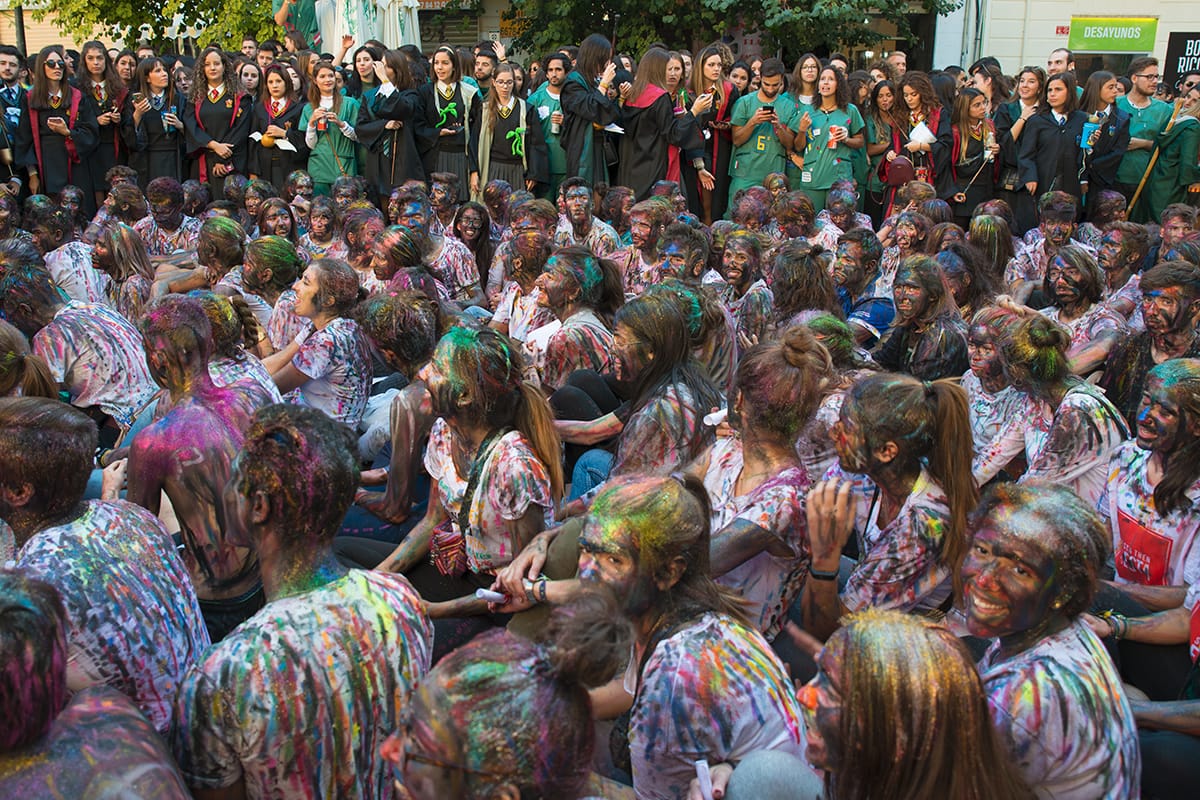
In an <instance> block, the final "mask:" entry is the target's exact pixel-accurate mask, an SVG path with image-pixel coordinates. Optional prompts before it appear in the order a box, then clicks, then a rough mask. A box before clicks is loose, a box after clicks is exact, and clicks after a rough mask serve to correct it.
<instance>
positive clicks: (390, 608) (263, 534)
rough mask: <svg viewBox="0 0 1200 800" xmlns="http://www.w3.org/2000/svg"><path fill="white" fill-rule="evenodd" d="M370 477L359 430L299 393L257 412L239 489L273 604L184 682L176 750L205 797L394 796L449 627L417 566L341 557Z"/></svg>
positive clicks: (232, 507)
mask: <svg viewBox="0 0 1200 800" xmlns="http://www.w3.org/2000/svg"><path fill="white" fill-rule="evenodd" d="M357 487H358V464H357V454H356V452H355V446H354V437H353V435H352V434H351V432H350V430H349V429H348V428H346V427H345V426H344V425H341V424H339V423H337V422H335V421H334V420H333V419H331V418H330V417H327V416H326V415H325V414H324V413H322V412H320V411H318V410H316V409H310V408H302V407H298V406H290V405H283V404H279V405H272V406H268V407H266V408H262V409H259V411H258V412H257V413H256V414H255V415H254V418H253V421H252V424H251V426H250V429H249V431H248V432H247V433H246V437H245V443H244V448H243V450H242V452H241V453H240V454H239V455H238V457H237V459H236V460H235V461H234V462H233V465H232V467H231V472H230V480H229V483H228V485H227V486H226V487H225V493H224V497H225V503H226V508H227V510H228V513H229V515H230V516H231V517H232V518H233V519H235V520H236V523H235V524H233V525H232V528H233V529H234V530H236V531H238V533H237V538H236V540H235V543H236V544H237V545H239V546H241V547H245V548H249V549H251V550H252V551H253V552H254V553H255V554H256V556H257V558H258V561H259V564H260V568H261V571H262V582H263V589H264V591H265V593H266V597H267V605H266V607H265V608H263V609H262V611H260V612H259V613H258V614H256V615H255V616H253V617H252V618H250V619H249V620H247V621H246V622H244V623H243V624H242V625H240V626H239V627H238V628H237V629H236V630H234V631H233V633H231V634H230V635H229V637H228V638H226V639H225V640H224V641H223V642H219V643H217V644H216V645H215V646H214V647H212V648H211V649H209V650H208V652H207V653H206V654H205V657H204V659H203V661H201V662H200V663H199V664H197V665H196V667H194V668H193V669H192V670H191V672H189V673H188V675H187V677H186V678H185V679H184V680H183V682H182V685H181V686H180V690H179V696H178V700H177V703H176V709H177V713H176V724H175V725H174V726H173V728H172V735H171V747H172V750H173V751H174V753H175V756H176V759H177V760H178V762H179V765H180V769H181V771H182V773H183V776H184V780H185V781H186V782H187V784H188V786H189V787H190V788H191V789H192V790H193V792H194V793H195V794H196V796H199V797H217V796H221V797H274V798H318V797H364V798H365V797H390V796H392V792H391V781H392V777H391V770H390V768H389V766H388V763H387V761H386V760H385V759H384V758H382V757H381V756H380V754H379V750H380V746H381V745H382V744H383V741H384V738H385V737H386V736H387V734H388V733H390V732H391V731H393V730H395V729H396V728H397V727H399V726H400V724H401V714H402V712H403V710H404V708H405V707H406V704H407V702H408V698H409V696H410V695H411V693H412V691H413V689H414V688H415V684H416V683H417V681H418V680H420V679H421V678H422V677H423V676H424V675H425V673H426V672H428V670H429V665H430V656H431V650H432V637H433V630H432V626H431V625H430V622H429V618H428V616H427V615H426V614H425V612H424V610H423V609H422V607H421V599H420V597H418V596H417V593H416V592H415V591H414V590H413V588H412V586H411V585H410V584H409V583H408V581H407V580H406V579H405V578H404V577H403V576H401V575H392V574H388V573H386V572H382V571H374V570H372V571H368V570H358V569H351V570H347V569H346V568H344V567H343V566H341V564H339V562H338V561H337V559H336V558H335V557H334V555H333V547H332V546H333V540H334V536H335V535H336V534H337V532H338V529H339V527H340V525H341V522H342V518H343V517H344V516H345V514H346V511H347V509H349V508H350V504H351V503H352V502H353V500H354V492H355V490H356V488H357Z"/></svg>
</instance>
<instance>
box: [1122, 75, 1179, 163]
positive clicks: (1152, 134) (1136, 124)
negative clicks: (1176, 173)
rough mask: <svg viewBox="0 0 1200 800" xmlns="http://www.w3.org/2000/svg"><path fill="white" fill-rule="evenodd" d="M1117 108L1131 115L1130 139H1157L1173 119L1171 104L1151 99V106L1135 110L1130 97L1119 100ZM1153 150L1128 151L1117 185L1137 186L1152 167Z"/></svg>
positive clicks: (1124, 157) (1123, 158)
mask: <svg viewBox="0 0 1200 800" xmlns="http://www.w3.org/2000/svg"><path fill="white" fill-rule="evenodd" d="M1117 108H1119V109H1121V110H1122V111H1124V112H1125V113H1126V114H1128V115H1129V138H1131V139H1157V138H1158V135H1159V134H1160V133H1162V132H1163V129H1164V128H1166V127H1167V120H1169V119H1171V110H1172V109H1171V104H1170V103H1164V102H1163V101H1162V100H1155V99H1154V98H1153V97H1152V98H1150V105H1148V106H1146V107H1145V108H1134V107H1133V104H1132V103H1130V102H1129V98H1128V97H1124V96H1122V97H1118V98H1117ZM1152 152H1154V151H1153V150H1126V151H1125V155H1124V156H1122V157H1121V166H1119V167H1117V183H1127V184H1136V183H1138V182H1139V181H1141V179H1142V175H1143V174H1145V172H1146V167H1148V166H1150V154H1151V153H1152Z"/></svg>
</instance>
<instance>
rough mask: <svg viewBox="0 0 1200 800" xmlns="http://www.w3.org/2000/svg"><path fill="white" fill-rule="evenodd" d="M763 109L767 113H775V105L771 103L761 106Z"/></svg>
mask: <svg viewBox="0 0 1200 800" xmlns="http://www.w3.org/2000/svg"><path fill="white" fill-rule="evenodd" d="M763 111H766V112H767V113H768V114H774V113H775V106H773V105H771V106H763Z"/></svg>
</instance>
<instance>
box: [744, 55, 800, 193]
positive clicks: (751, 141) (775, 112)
mask: <svg viewBox="0 0 1200 800" xmlns="http://www.w3.org/2000/svg"><path fill="white" fill-rule="evenodd" d="M785 74H786V70H785V69H784V66H783V62H782V61H780V60H779V59H777V58H768V59H767V60H766V61H764V62H763V63H762V66H761V67H759V76H760V83H759V87H758V91H757V92H755V93H754V94H750V95H746V96H745V97H740V98H738V101H737V102H736V103H734V104H733V116H732V118H731V119H730V124H731V125H732V126H733V157H732V158H731V160H730V162H729V175H730V178H731V179H732V180H731V181H730V183H729V196H730V197H733V195H734V194H736V193H737V192H738V190H740V189H746V188H749V187H751V186H761V185H762V182H763V178H765V177H767V175H769V174H771V173H772V172H783V171H784V166H785V164H786V162H787V152H788V151H789V150H791V149H792V146H793V145H794V144H795V138H796V131H797V125H798V123H799V120H798V119H797V116H796V104H795V103H793V102H789V101H788V100H787V99H786V98H785V97H784V84H785V82H786V78H785V77H784V76H785Z"/></svg>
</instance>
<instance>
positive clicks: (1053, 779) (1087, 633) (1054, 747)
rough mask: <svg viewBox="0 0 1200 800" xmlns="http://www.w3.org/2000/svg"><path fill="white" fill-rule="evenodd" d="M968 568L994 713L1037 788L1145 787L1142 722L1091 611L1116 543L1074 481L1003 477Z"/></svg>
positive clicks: (980, 524)
mask: <svg viewBox="0 0 1200 800" xmlns="http://www.w3.org/2000/svg"><path fill="white" fill-rule="evenodd" d="M971 529H972V531H973V537H972V540H971V545H970V548H969V550H968V553H967V557H966V559H965V560H964V562H963V565H962V571H961V582H962V607H963V611H964V613H965V615H966V622H967V628H968V629H969V630H970V632H971V633H972V634H973V635H975V636H980V637H984V638H988V639H993V640H995V641H993V643H992V646H991V648H990V649H989V650H988V652H987V654H986V655H985V656H984V657H983V659H982V660H981V661H980V664H979V668H980V673H981V675H982V676H983V685H984V690H985V691H986V692H987V695H988V700H989V703H990V704H991V710H992V721H993V724H994V725H995V727H996V730H997V731H998V732H999V734H1000V737H1001V739H1002V740H1004V742H1005V744H1007V746H1008V749H1009V751H1010V752H1011V754H1012V757H1013V759H1014V760H1015V762H1016V764H1017V765H1018V767H1019V768H1020V771H1021V774H1022V776H1023V777H1024V778H1025V781H1026V782H1027V783H1028V784H1029V786H1030V788H1032V789H1033V790H1034V791H1036V792H1037V793H1038V795H1039V796H1046V797H1097V798H1099V797H1104V798H1127V797H1137V796H1138V793H1139V792H1138V782H1139V779H1140V775H1141V755H1140V753H1139V751H1138V734H1137V727H1136V724H1135V723H1134V719H1133V712H1132V711H1131V710H1130V708H1129V702H1128V700H1126V698H1125V690H1124V688H1123V687H1122V685H1121V679H1120V677H1119V676H1118V675H1117V671H1116V669H1115V668H1114V667H1113V664H1112V661H1111V660H1110V659H1109V656H1108V653H1106V652H1105V650H1104V647H1103V645H1101V643H1100V640H1099V639H1097V638H1096V635H1095V634H1093V633H1092V632H1091V630H1090V629H1089V628H1088V627H1087V625H1086V623H1084V621H1083V620H1082V619H1081V618H1080V614H1081V613H1082V612H1083V611H1084V610H1085V609H1087V607H1088V605H1089V604H1090V603H1091V601H1092V598H1093V596H1094V595H1095V593H1096V587H1097V574H1098V572H1099V570H1100V568H1101V567H1102V566H1103V563H1104V558H1105V554H1106V552H1107V550H1108V542H1107V532H1106V531H1105V530H1104V524H1103V523H1102V522H1101V521H1100V518H1099V517H1098V516H1097V515H1096V513H1095V512H1094V511H1093V510H1092V507H1091V505H1090V504H1089V503H1086V502H1085V501H1083V500H1081V499H1080V498H1079V497H1078V495H1076V494H1075V493H1074V492H1072V491H1070V490H1068V489H1064V488H1061V487H1052V486H1036V487H1034V486H1015V485H1013V484H1001V485H1000V486H997V487H995V488H994V489H993V490H992V491H991V492H989V493H988V495H987V496H985V497H984V499H983V501H982V502H981V503H980V505H979V508H978V510H977V511H976V512H975V514H974V516H973V518H972V524H971Z"/></svg>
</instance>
